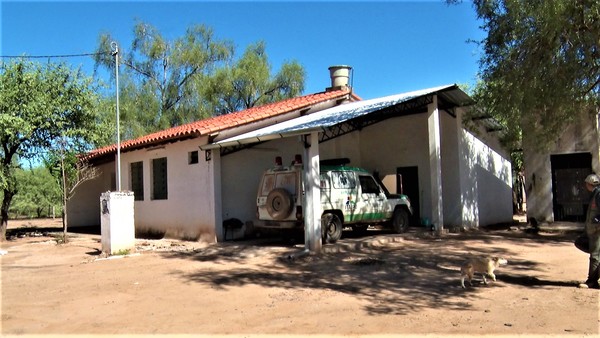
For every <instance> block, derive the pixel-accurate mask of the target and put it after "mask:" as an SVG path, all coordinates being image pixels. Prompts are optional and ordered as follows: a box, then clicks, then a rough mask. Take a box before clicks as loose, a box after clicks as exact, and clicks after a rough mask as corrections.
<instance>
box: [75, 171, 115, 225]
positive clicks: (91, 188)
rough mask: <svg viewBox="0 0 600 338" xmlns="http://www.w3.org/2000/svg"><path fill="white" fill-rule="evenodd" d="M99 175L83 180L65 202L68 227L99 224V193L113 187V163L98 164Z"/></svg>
mask: <svg viewBox="0 0 600 338" xmlns="http://www.w3.org/2000/svg"><path fill="white" fill-rule="evenodd" d="M98 171H99V176H98V177H97V178H96V179H93V180H90V181H86V182H83V183H82V184H81V185H80V186H79V187H78V188H77V189H76V190H75V195H73V197H71V199H70V200H69V201H68V202H67V216H68V222H69V224H68V225H69V227H88V226H99V225H100V207H99V204H100V194H102V193H103V192H106V191H110V190H114V189H115V163H114V162H110V163H107V164H103V165H100V166H98Z"/></svg>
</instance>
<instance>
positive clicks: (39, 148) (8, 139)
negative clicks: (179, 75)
mask: <svg viewBox="0 0 600 338" xmlns="http://www.w3.org/2000/svg"><path fill="white" fill-rule="evenodd" d="M95 91H96V88H95V86H94V84H93V80H92V79H91V78H88V77H85V76H83V74H82V73H81V72H80V71H79V70H77V71H73V70H71V69H69V68H68V67H67V66H65V65H64V64H54V63H47V64H38V63H32V62H28V61H24V60H17V61H12V62H9V63H2V64H1V65H0V141H1V145H2V149H1V150H0V188H1V189H2V191H3V194H2V195H3V196H2V205H1V206H0V214H1V220H0V221H1V224H0V240H5V239H6V227H7V225H8V210H9V208H10V204H11V202H12V199H13V197H14V196H15V194H16V193H17V190H18V185H17V182H16V176H15V170H16V169H17V168H18V167H19V164H18V162H17V161H16V158H17V157H18V158H20V159H25V160H26V159H31V158H35V157H37V156H40V154H41V153H42V152H43V151H45V150H47V149H52V148H53V147H55V146H56V140H58V139H61V138H63V137H65V138H67V139H68V140H69V142H70V144H71V146H72V148H71V149H73V150H74V151H78V152H83V151H85V150H89V149H90V148H91V147H93V145H94V141H95V140H96V139H97V137H98V134H97V128H98V125H99V124H98V123H97V120H96V117H97V115H96V111H95V104H96V103H97V98H96V94H95Z"/></svg>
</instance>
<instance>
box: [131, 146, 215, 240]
mask: <svg viewBox="0 0 600 338" xmlns="http://www.w3.org/2000/svg"><path fill="white" fill-rule="evenodd" d="M202 142H206V141H205V140H202V139H191V140H185V141H180V142H175V143H170V144H166V145H164V146H160V147H155V148H150V149H142V150H138V151H131V152H127V153H123V154H121V176H122V177H121V182H122V189H123V190H131V189H132V188H131V169H130V168H131V163H134V162H139V161H141V162H142V163H143V177H144V180H143V184H144V199H143V200H136V201H135V227H136V231H137V232H138V233H140V232H159V233H165V235H166V236H167V237H177V238H186V239H199V238H202V239H203V240H207V241H214V240H215V238H216V232H215V227H214V224H215V214H214V211H213V210H214V181H213V173H214V172H215V171H214V168H213V167H214V165H215V163H216V164H217V165H218V159H215V160H213V161H206V160H205V158H204V152H202V151H200V149H199V148H198V146H199V145H200V144H202ZM192 151H198V163H195V164H189V163H188V156H189V152H192ZM162 157H166V158H167V180H168V197H167V199H164V200H153V199H152V160H153V159H157V158H162Z"/></svg>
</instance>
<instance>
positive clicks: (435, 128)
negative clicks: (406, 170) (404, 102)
mask: <svg viewBox="0 0 600 338" xmlns="http://www.w3.org/2000/svg"><path fill="white" fill-rule="evenodd" d="M427 127H428V134H429V170H430V173H431V223H432V224H433V225H435V229H436V230H437V231H441V229H442V228H443V225H444V216H443V214H444V213H443V211H444V210H443V207H442V205H443V203H442V196H443V195H442V157H441V150H440V139H441V133H440V111H439V109H438V104H437V95H434V96H433V102H432V103H430V104H429V105H428V106H427Z"/></svg>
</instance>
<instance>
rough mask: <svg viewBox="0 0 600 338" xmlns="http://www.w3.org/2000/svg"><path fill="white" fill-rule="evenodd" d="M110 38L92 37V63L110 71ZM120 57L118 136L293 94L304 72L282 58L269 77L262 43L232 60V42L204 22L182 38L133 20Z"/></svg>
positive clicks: (126, 136)
mask: <svg viewBox="0 0 600 338" xmlns="http://www.w3.org/2000/svg"><path fill="white" fill-rule="evenodd" d="M112 41H114V39H113V38H112V37H111V36H110V35H108V34H103V35H101V36H100V42H99V47H98V50H97V51H98V52H100V53H99V54H98V56H97V57H96V67H104V68H107V69H108V70H110V71H111V74H114V66H115V60H114V57H112V56H110V54H109V52H110V51H111V47H110V44H111V42H112ZM120 49H123V48H121V47H120ZM120 54H121V53H120ZM123 54H124V56H123V57H122V64H123V65H124V67H122V69H123V71H122V72H120V73H119V78H120V79H119V81H120V85H119V86H120V87H121V88H120V111H121V115H120V118H121V121H122V124H121V125H122V126H123V131H122V133H123V135H122V138H123V139H131V138H135V137H139V136H143V135H146V134H148V133H150V132H154V131H158V130H162V129H165V128H168V127H173V126H177V125H181V124H184V123H189V122H193V121H197V120H199V119H202V118H206V117H211V116H213V115H220V114H225V113H230V112H233V111H237V110H240V109H245V108H250V107H253V106H255V105H258V104H263V103H268V102H274V101H277V100H280V99H283V98H289V97H293V96H296V95H298V94H299V93H301V92H302V90H303V88H304V70H303V68H302V67H301V66H300V65H299V64H298V63H297V62H285V63H284V64H283V65H282V66H281V70H280V71H279V72H278V73H276V74H275V75H274V76H273V78H271V66H270V64H269V62H268V60H267V55H266V52H265V44H264V43H262V42H259V43H257V44H255V45H252V46H250V47H248V49H247V50H246V52H245V54H244V55H243V56H242V58H241V59H240V60H239V61H237V62H235V61H234V54H235V49H234V46H233V43H232V42H230V41H228V40H217V39H215V37H214V32H213V30H212V29H211V28H209V27H207V26H204V25H193V26H191V27H190V28H188V29H187V31H186V33H185V35H184V36H183V37H181V38H178V39H175V40H174V41H168V40H167V39H165V38H164V37H163V36H162V35H161V34H160V32H159V31H158V30H157V29H156V28H154V27H153V26H151V25H149V24H147V23H143V22H138V23H136V24H135V26H134V39H133V41H132V43H131V46H130V48H129V51H128V52H127V53H123Z"/></svg>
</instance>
